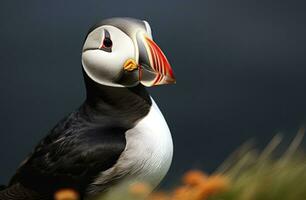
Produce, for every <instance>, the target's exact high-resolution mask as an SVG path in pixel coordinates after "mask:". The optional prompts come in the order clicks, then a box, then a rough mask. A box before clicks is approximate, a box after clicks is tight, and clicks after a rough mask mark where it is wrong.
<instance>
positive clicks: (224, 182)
mask: <svg viewBox="0 0 306 200" xmlns="http://www.w3.org/2000/svg"><path fill="white" fill-rule="evenodd" d="M303 133H304V130H300V131H299V133H298V134H297V136H296V137H295V139H294V140H293V141H292V143H291V145H290V146H289V147H288V149H287V150H286V152H284V153H283V154H282V155H279V156H276V155H275V153H274V152H275V149H276V148H277V147H278V146H279V144H280V142H281V137H280V136H275V137H274V138H273V139H272V141H271V142H270V144H269V145H268V146H267V147H266V148H265V149H264V150H263V151H262V152H258V151H257V150H256V149H254V148H252V147H251V145H249V144H245V145H244V146H242V147H241V148H240V149H239V150H237V151H236V152H235V153H234V154H233V155H231V156H230V157H229V158H228V159H227V160H226V161H225V162H224V163H223V164H222V165H221V166H220V167H219V169H217V170H216V172H215V173H213V174H211V175H206V174H205V173H203V172H201V171H197V170H192V171H189V172H187V173H186V174H185V175H184V176H183V177H182V183H181V185H180V186H178V187H176V188H174V189H173V190H172V191H166V192H162V191H157V192H155V193H153V194H152V195H150V197H149V199H150V200H306V157H305V154H304V153H302V152H301V150H300V149H299V146H300V143H301V141H302V138H303ZM146 191H147V186H146V185H145V184H141V183H140V184H137V185H134V186H133V187H132V188H131V190H130V193H131V199H137V198H141V196H142V195H143V196H144V195H145V193H146Z"/></svg>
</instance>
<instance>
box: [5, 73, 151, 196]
mask: <svg viewBox="0 0 306 200" xmlns="http://www.w3.org/2000/svg"><path fill="white" fill-rule="evenodd" d="M84 74H85V73H84ZM84 76H85V83H86V90H87V98H86V101H85V102H84V103H83V104H82V105H81V106H80V108H79V109H77V110H76V111H75V112H72V113H71V114H69V115H68V116H67V117H66V118H64V119H63V120H61V121H60V122H59V123H58V124H57V125H56V126H55V127H54V128H53V129H52V130H51V131H50V132H49V134H48V135H47V136H46V137H45V138H44V139H43V140H42V141H41V142H40V143H39V144H38V145H37V147H36V148H35V149H34V151H33V152H32V153H31V154H30V155H29V157H28V158H27V159H26V160H25V161H24V162H23V163H22V165H21V166H20V167H19V169H18V170H17V172H16V174H15V175H14V176H13V178H12V179H11V182H10V184H9V186H8V188H6V189H5V190H2V191H0V199H1V200H9V199H10V200H17V199H20V198H19V196H18V195H20V193H21V194H24V195H29V197H23V199H36V198H37V196H38V198H37V199H45V198H46V199H52V197H53V196H52V195H53V193H54V192H55V191H56V190H57V189H59V188H63V187H64V188H67V187H68V188H74V189H76V190H77V191H78V192H79V193H80V195H81V196H83V195H85V193H86V189H87V187H88V186H89V184H90V183H92V181H93V180H94V179H95V178H96V177H97V176H98V175H99V173H101V172H102V171H105V170H107V169H109V168H111V167H112V166H113V165H114V164H115V163H116V162H117V160H118V158H119V156H120V154H121V153H122V152H123V151H124V149H125V145H126V139H125V132H126V131H127V130H128V129H130V128H132V127H133V126H134V124H135V122H136V121H137V120H139V119H141V118H143V117H144V116H145V115H146V114H147V113H148V112H149V109H150V107H151V104H152V102H151V99H150V96H149V95H148V93H147V92H146V89H145V88H144V86H142V85H138V86H136V87H133V88H123V87H122V88H119V87H118V88H115V87H108V86H102V85H99V84H97V83H95V82H93V81H92V80H91V79H90V78H88V77H87V75H86V74H85V75H84ZM101 188H102V189H103V186H101ZM8 194H9V195H8ZM14 196H15V198H13V197H14Z"/></svg>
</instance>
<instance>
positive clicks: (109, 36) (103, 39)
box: [82, 25, 139, 87]
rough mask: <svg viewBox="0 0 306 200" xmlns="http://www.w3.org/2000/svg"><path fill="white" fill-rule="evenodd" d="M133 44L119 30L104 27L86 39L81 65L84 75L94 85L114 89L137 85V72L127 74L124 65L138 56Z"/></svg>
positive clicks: (112, 27)
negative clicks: (93, 82) (94, 83)
mask: <svg viewBox="0 0 306 200" xmlns="http://www.w3.org/2000/svg"><path fill="white" fill-rule="evenodd" d="M136 54H137V47H136V46H135V43H134V42H133V40H132V39H131V38H130V37H129V36H128V35H127V34H125V33H124V32H123V31H121V30H120V29H118V28H116V27H114V26H109V25H104V26H101V27H98V28H96V29H95V30H93V31H92V32H91V33H90V34H89V35H88V36H87V38H86V41H85V44H84V46H83V51H82V64H83V68H84V70H85V72H86V74H87V75H88V76H89V77H90V78H91V79H92V80H94V81H95V82H97V83H99V84H102V85H107V86H115V87H125V86H128V87H129V86H135V85H137V84H138V83H139V77H138V76H139V75H138V70H136V71H133V72H126V71H124V70H123V66H124V63H125V62H126V60H128V59H130V58H135V57H136V56H137V55H136Z"/></svg>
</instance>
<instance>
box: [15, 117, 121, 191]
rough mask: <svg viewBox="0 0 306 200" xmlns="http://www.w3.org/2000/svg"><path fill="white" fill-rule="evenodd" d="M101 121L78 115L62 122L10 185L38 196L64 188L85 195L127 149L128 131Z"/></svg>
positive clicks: (38, 147) (36, 150)
mask: <svg viewBox="0 0 306 200" xmlns="http://www.w3.org/2000/svg"><path fill="white" fill-rule="evenodd" d="M99 121H101V120H99ZM102 121H103V123H93V122H91V121H90V120H87V119H85V118H84V116H82V115H80V113H78V112H76V113H72V114H71V115H70V116H68V117H67V118H66V119H64V120H62V121H61V122H60V123H59V124H58V125H57V126H56V127H55V128H54V129H53V130H52V131H51V133H50V134H49V135H48V136H47V137H46V138H45V139H43V140H42V142H41V143H40V144H39V145H38V146H37V147H36V148H35V150H34V152H33V153H32V154H31V155H30V157H29V158H28V159H27V160H26V161H25V162H24V164H23V165H22V166H21V167H20V168H19V170H18V171H17V173H16V175H15V176H14V177H13V179H12V181H11V185H14V184H16V183H18V184H22V185H23V186H25V187H27V188H31V189H33V190H34V191H38V192H39V193H40V194H53V192H54V191H56V190H57V189H59V188H67V187H69V188H74V189H76V190H78V191H79V192H80V193H81V195H82V194H84V193H85V190H86V188H87V186H88V184H90V183H91V182H92V181H93V179H94V178H95V177H97V175H98V174H99V173H100V172H102V171H105V170H107V169H109V168H111V167H112V166H113V165H114V164H115V163H116V162H117V160H118V158H119V156H120V155H121V153H122V152H123V150H124V149H125V145H126V140H125V132H126V130H127V128H126V127H124V126H123V125H122V126H121V125H119V124H120V123H114V122H113V120H111V119H106V118H105V119H103V120H102Z"/></svg>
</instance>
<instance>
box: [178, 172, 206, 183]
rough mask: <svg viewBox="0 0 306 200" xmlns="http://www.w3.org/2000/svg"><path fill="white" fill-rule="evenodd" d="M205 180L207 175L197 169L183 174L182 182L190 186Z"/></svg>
mask: <svg viewBox="0 0 306 200" xmlns="http://www.w3.org/2000/svg"><path fill="white" fill-rule="evenodd" d="M206 180H207V176H206V175H205V174H204V173H203V172H201V171H199V170H192V171H189V172H187V173H186V174H185V175H184V176H183V183H184V184H186V185H190V186H196V185H199V184H202V183H204V182H205V181H206Z"/></svg>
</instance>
